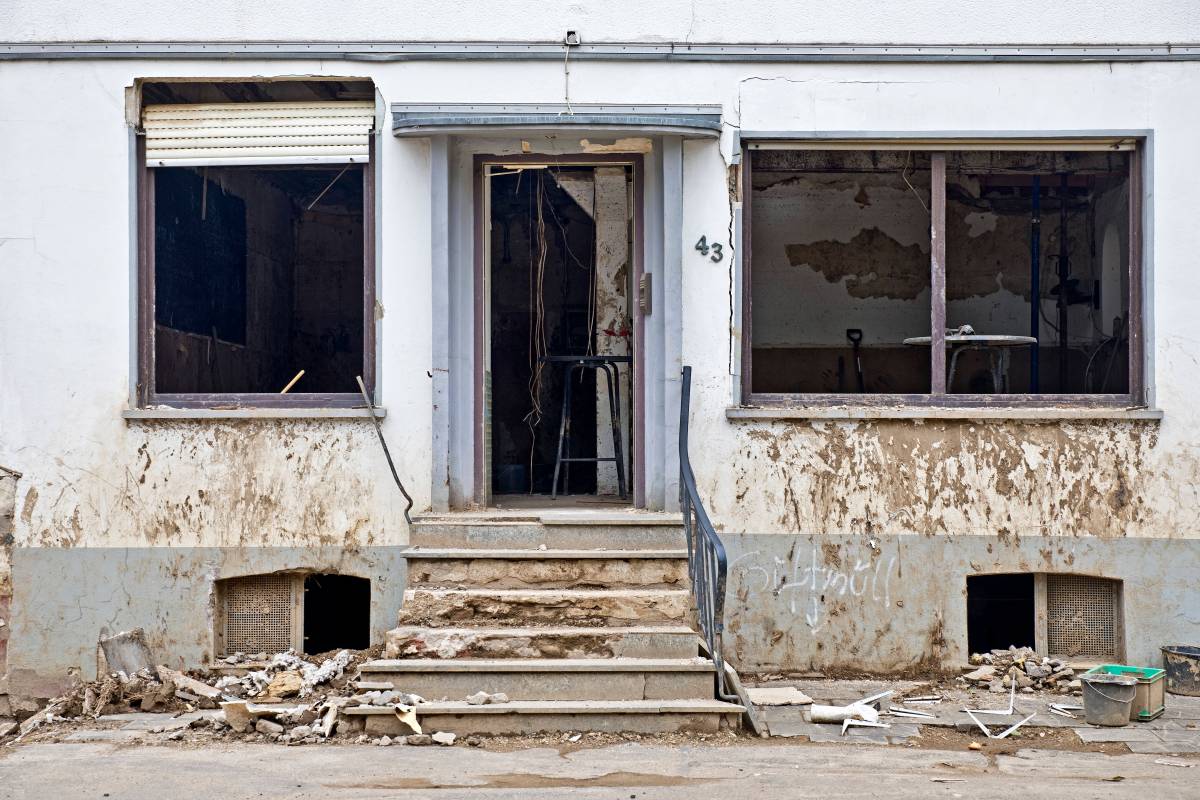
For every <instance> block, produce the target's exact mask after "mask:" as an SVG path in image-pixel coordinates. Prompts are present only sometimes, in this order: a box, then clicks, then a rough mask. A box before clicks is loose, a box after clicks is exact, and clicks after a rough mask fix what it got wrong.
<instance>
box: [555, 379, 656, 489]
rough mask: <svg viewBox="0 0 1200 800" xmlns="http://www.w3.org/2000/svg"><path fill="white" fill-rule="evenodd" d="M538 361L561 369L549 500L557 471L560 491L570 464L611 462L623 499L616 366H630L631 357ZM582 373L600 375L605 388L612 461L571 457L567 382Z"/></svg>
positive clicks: (568, 477)
mask: <svg viewBox="0 0 1200 800" xmlns="http://www.w3.org/2000/svg"><path fill="white" fill-rule="evenodd" d="M542 361H543V362H547V363H555V364H562V365H563V401H562V421H561V422H560V423H559V426H558V451H557V453H556V454H555V458H554V485H553V486H552V487H551V490H550V496H551V497H552V498H557V497H558V475H559V472H560V470H561V471H562V473H563V478H564V480H563V489H564V491H565V490H567V489H569V488H570V486H571V462H572V461H590V462H592V463H597V464H598V463H599V462H601V461H612V462H614V463H615V464H616V466H617V491H618V492H619V493H620V496H621V497H625V456H624V454H623V452H622V448H621V389H620V386H619V384H618V379H619V378H620V376H621V373H620V370H619V369H618V367H617V365H618V364H632V363H633V357H632V356H546V357H545V358H543V359H542ZM585 369H593V370H596V371H597V372H603V373H604V377H605V380H606V382H607V384H608V410H609V417H610V418H611V421H612V436H613V457H612V458H601V457H599V456H596V457H595V458H572V457H571V378H572V376H573V375H574V374H575V371H576V370H579V371H580V372H582V371H583V370H585ZM564 464H565V465H566V467H565V468H563V465H564Z"/></svg>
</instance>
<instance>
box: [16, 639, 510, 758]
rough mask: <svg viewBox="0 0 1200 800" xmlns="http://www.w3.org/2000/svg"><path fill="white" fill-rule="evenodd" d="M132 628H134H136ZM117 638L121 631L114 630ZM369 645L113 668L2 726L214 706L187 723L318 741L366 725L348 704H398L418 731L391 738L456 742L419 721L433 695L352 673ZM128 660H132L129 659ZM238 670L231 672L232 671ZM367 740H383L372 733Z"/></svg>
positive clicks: (179, 733) (494, 698)
mask: <svg viewBox="0 0 1200 800" xmlns="http://www.w3.org/2000/svg"><path fill="white" fill-rule="evenodd" d="M130 633H132V632H130ZM118 637H123V638H121V640H120V641H121V643H122V645H121V646H122V647H125V646H127V645H128V643H129V642H130V641H137V639H138V637H137V636H136V635H128V634H118ZM110 639H114V640H115V639H117V637H110ZM366 656H367V654H366V653H362V654H358V656H357V660H356V656H354V655H352V654H351V652H350V651H348V650H342V651H339V652H338V653H337V654H336V655H335V656H333V657H332V658H326V659H322V660H321V661H319V662H317V661H311V660H306V658H305V657H303V656H300V655H297V654H296V653H295V652H293V651H288V652H286V653H276V654H275V655H273V656H270V657H268V656H267V654H266V653H258V654H254V655H252V656H249V657H247V656H245V655H244V654H242V653H235V654H234V655H232V656H229V657H227V658H223V659H221V660H219V661H218V662H217V664H216V667H215V669H213V670H207V669H200V670H192V671H191V672H190V673H188V672H182V671H178V670H174V669H171V668H169V667H166V666H163V665H159V666H157V667H142V668H139V669H138V670H137V671H135V672H133V673H125V672H113V673H111V674H109V675H106V676H104V677H103V679H102V680H99V681H95V682H89V683H81V684H78V685H77V686H75V687H74V688H73V689H72V690H71V691H70V692H69V693H68V694H66V695H63V696H62V697H58V698H55V699H54V700H52V701H51V702H50V704H49V705H47V706H46V707H45V708H43V709H42V710H41V711H39V712H37V713H36V714H33V715H32V716H30V717H29V718H28V719H27V720H26V721H25V722H24V723H23V724H21V725H20V726H19V727H18V726H17V725H16V724H14V725H12V726H11V727H12V730H4V729H0V731H3V732H0V737H3V736H7V735H10V734H12V733H18V734H19V736H17V737H16V739H13V740H12V741H16V740H17V739H20V738H21V737H22V736H24V735H25V734H27V733H31V732H32V731H34V730H37V729H38V728H40V727H41V726H43V725H46V724H48V723H52V722H66V721H71V720H74V719H80V718H91V719H95V718H98V717H100V716H102V715H104V714H113V713H127V712H137V711H145V712H168V713H187V712H195V711H196V710H197V709H205V710H211V711H212V714H211V715H208V716H204V717H200V718H196V719H193V720H191V721H190V722H189V724H188V725H187V726H185V728H186V729H187V730H207V731H211V732H213V733H216V734H219V735H226V736H235V737H248V738H250V739H252V740H263V739H265V740H269V741H275V742H280V743H282V744H287V745H297V744H315V743H317V742H322V741H327V740H329V739H330V738H332V737H334V736H335V735H337V736H358V735H359V734H361V733H362V732H363V727H364V722H363V717H361V716H354V715H343V714H342V713H341V712H342V711H343V710H345V709H347V708H357V707H362V706H372V707H378V708H381V709H391V710H392V712H393V713H394V714H395V715H396V718H397V719H398V720H400V722H401V723H403V724H404V725H405V726H406V727H407V728H408V729H409V730H411V731H412V735H411V736H408V737H407V738H406V737H404V736H400V737H396V736H393V737H391V738H390V740H389V742H390V743H391V744H405V743H407V744H418V745H419V744H431V743H434V742H436V743H438V744H441V745H450V744H453V743H454V742H455V741H456V738H457V737H456V736H455V735H454V734H452V733H447V732H437V733H436V734H435V737H436V738H431V737H430V736H428V735H425V734H424V732H423V731H422V730H421V725H420V722H419V721H418V706H420V705H421V704H423V703H425V702H426V701H425V698H423V697H421V696H420V695H417V694H413V693H411V692H403V691H398V690H395V689H392V688H391V684H388V688H386V689H379V688H370V689H369V690H368V691H363V688H365V687H374V686H375V685H376V684H373V683H369V682H359V681H358V680H357V677H356V675H353V676H352V675H347V674H346V673H347V671H348V670H350V668H351V665H352V663H353V665H354V667H355V668H354V670H353V672H354V673H357V663H358V661H361V660H362V659H363V658H365V657H366ZM125 663H126V664H127V665H128V663H129V662H128V661H127V662H125ZM231 671H232V672H234V673H235V674H229V673H230V672H231ZM477 697H479V698H480V702H481V703H507V702H508V696H507V695H505V694H504V693H502V692H496V693H491V694H489V693H487V692H479V693H478V694H477ZM166 728H167V726H155V727H154V728H150V729H149V731H150V732H151V733H162V734H164V735H166V736H167V738H168V740H178V739H181V738H183V730H182V729H180V728H179V726H170V730H167V729H166ZM366 740H367V741H376V743H377V744H379V743H380V742H379V741H377V740H373V739H371V737H366Z"/></svg>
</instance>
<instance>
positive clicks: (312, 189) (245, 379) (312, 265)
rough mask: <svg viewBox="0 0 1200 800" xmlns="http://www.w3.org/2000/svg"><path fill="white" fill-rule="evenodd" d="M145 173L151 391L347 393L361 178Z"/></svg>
mask: <svg viewBox="0 0 1200 800" xmlns="http://www.w3.org/2000/svg"><path fill="white" fill-rule="evenodd" d="M153 172H154V198H155V207H154V287H155V298H154V299H155V303H154V307H155V330H154V338H155V359H154V364H155V373H154V378H155V389H156V391H157V392H159V393H164V394H197V393H212V394H225V393H239V394H241V393H245V394H251V393H278V392H280V391H281V390H282V389H283V388H284V387H285V386H288V385H289V383H291V381H292V379H293V378H294V377H295V376H297V375H300V373H303V374H302V375H300V379H299V380H297V381H296V382H295V383H294V384H293V385H292V386H291V388H290V389H289V391H296V392H305V393H338V392H343V393H352V392H355V391H356V390H357V386H356V382H355V377H356V376H358V375H361V374H363V180H364V179H363V167H361V166H358V165H353V166H346V167H337V166H328V167H325V166H319V167H302V168H279V167H254V166H245V167H212V168H207V167H176V168H169V167H163V168H158V169H155V170H154V171H153Z"/></svg>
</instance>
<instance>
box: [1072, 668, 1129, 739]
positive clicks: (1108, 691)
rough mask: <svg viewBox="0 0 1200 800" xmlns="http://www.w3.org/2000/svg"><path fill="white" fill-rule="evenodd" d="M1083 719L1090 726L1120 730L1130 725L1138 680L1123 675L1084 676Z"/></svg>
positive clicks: (1082, 680) (1081, 679)
mask: <svg viewBox="0 0 1200 800" xmlns="http://www.w3.org/2000/svg"><path fill="white" fill-rule="evenodd" d="M1080 682H1081V683H1082V684H1083V718H1084V719H1085V720H1087V723H1088V724H1089V725H1104V726H1107V727H1110V728H1119V727H1121V726H1122V725H1128V724H1129V710H1130V708H1131V707H1132V706H1133V696H1134V695H1135V694H1137V680H1135V679H1134V678H1126V677H1124V676H1121V675H1086V674H1085V675H1083V676H1082V677H1081V678H1080Z"/></svg>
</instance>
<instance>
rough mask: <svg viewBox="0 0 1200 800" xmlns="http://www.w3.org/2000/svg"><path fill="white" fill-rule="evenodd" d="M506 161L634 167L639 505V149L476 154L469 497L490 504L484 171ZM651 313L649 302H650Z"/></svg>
mask: <svg viewBox="0 0 1200 800" xmlns="http://www.w3.org/2000/svg"><path fill="white" fill-rule="evenodd" d="M506 164H527V165H530V166H534V165H544V166H554V167H598V166H628V167H631V168H632V170H633V236H632V242H631V248H630V249H631V251H632V254H631V258H632V261H633V280H632V282H631V286H630V289H631V292H632V296H631V297H630V298H629V308H630V311H631V315H632V318H633V353H632V354H633V375H632V378H631V381H630V390H629V391H630V396H631V399H632V405H633V416H632V423H633V427H632V431H631V436H630V439H631V445H630V453H631V454H632V455H633V459H632V461H633V471H632V476H631V478H632V480H631V481H630V486H631V488H632V493H633V498H632V505H633V507H635V508H644V507H645V505H646V483H645V475H646V473H645V461H646V457H645V446H644V445H645V434H646V398H645V392H644V387H645V385H646V375H645V368H646V363H645V327H646V326H645V315H644V314H643V310H642V304H641V303H640V302H639V298H638V293H639V292H638V288H639V287H640V286H641V285H642V276H643V275H644V274H645V273H644V269H645V249H646V247H645V244H646V243H645V228H646V219H645V205H646V204H645V165H644V163H643V158H642V154H641V153H578V154H553V153H551V154H542V153H521V154H514V155H507V156H506V155H476V156H475V157H474V168H473V170H472V187H473V194H474V198H473V203H472V207H473V212H474V225H473V236H472V240H473V242H472V249H473V254H474V255H473V258H474V268H473V274H474V280H473V290H472V291H473V295H474V303H473V306H474V311H473V314H474V347H473V350H474V358H473V361H474V366H473V398H474V403H473V405H474V419H473V423H472V429H473V431H474V434H473V438H474V448H473V449H474V481H473V482H474V484H475V486H474V501H475V503H476V504H477V505H479V506H482V507H488V506H490V505H491V504H492V486H491V481H490V480H489V479H488V476H489V471H488V464H487V461H488V459H489V458H490V449H489V447H488V441H487V435H488V411H489V408H488V400H489V397H488V387H487V385H486V378H487V367H488V362H489V359H490V354H489V353H488V349H489V348H488V341H489V334H490V330H489V327H488V326H489V322H490V315H489V313H488V312H489V308H490V298H489V289H488V280H487V279H488V275H487V271H488V269H489V268H490V263H489V259H488V250H489V245H490V238H489V237H490V223H491V219H490V216H491V209H490V204H489V202H488V191H487V187H486V183H487V181H486V178H485V172H486V170H487V168H488V167H492V166H500V165H506ZM651 313H653V306H651Z"/></svg>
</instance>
